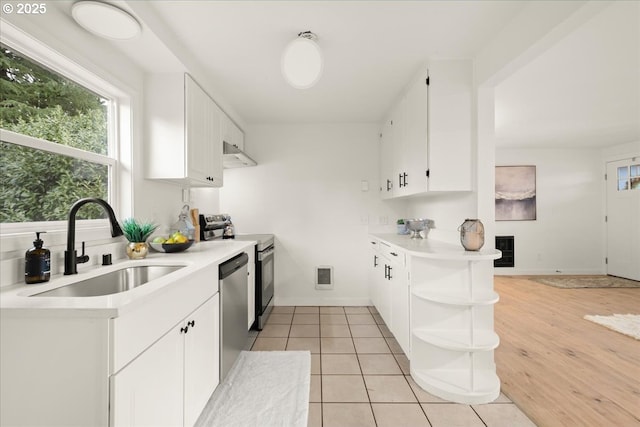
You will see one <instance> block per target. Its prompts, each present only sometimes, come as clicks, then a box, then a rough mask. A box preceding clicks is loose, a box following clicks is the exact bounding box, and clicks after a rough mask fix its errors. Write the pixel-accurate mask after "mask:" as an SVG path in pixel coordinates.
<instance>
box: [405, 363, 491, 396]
mask: <svg viewBox="0 0 640 427" xmlns="http://www.w3.org/2000/svg"><path fill="white" fill-rule="evenodd" d="M472 375H473V377H472ZM411 377H412V378H413V380H414V381H415V382H416V383H417V384H418V385H419V386H420V387H422V388H423V389H425V390H426V391H428V392H429V393H431V394H434V395H436V396H439V397H441V398H444V399H447V400H451V401H454V402H461V403H467V404H476V403H486V402H490V401H493V400H495V399H496V398H497V397H498V395H499V394H500V380H499V379H498V376H497V375H496V373H495V370H489V369H483V370H474V371H469V370H466V369H465V370H463V369H459V370H458V369H456V370H443V369H437V370H435V369H417V370H414V369H413V368H412V369H411Z"/></svg>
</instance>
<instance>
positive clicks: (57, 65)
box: [0, 19, 132, 252]
mask: <svg viewBox="0 0 640 427" xmlns="http://www.w3.org/2000/svg"><path fill="white" fill-rule="evenodd" d="M0 22H1V23H2V27H3V31H2V32H1V33H0V42H2V43H3V44H5V45H7V46H8V47H9V48H10V49H15V50H16V51H18V52H19V53H21V54H23V55H25V56H26V57H27V58H28V59H29V60H31V61H34V62H37V63H39V64H40V65H42V66H44V67H47V68H49V69H50V70H52V71H53V72H56V73H58V74H60V75H61V76H63V77H65V78H67V79H69V80H71V81H73V82H74V83H76V84H78V85H80V86H82V87H84V88H86V89H87V90H90V91H92V92H94V93H96V94H99V95H100V96H101V97H103V98H105V99H107V100H108V101H109V103H108V104H109V105H108V109H107V117H108V128H107V141H108V142H107V144H108V147H107V152H108V155H106V156H105V155H102V154H98V153H92V152H89V151H84V150H80V149H77V148H74V147H70V146H65V145H62V144H57V143H54V142H51V141H47V140H43V139H39V138H34V137H31V136H28V135H23V134H19V133H15V132H12V131H8V130H5V129H0V131H1V132H2V139H3V140H4V141H6V142H9V143H14V144H18V145H22V146H26V147H29V148H33V149H37V150H42V151H46V152H50V153H54V154H60V155H65V156H71V157H73V158H76V159H79V160H84V161H89V162H92V163H97V164H102V165H107V166H108V169H109V177H108V187H107V195H108V196H107V197H108V200H107V202H108V203H109V204H110V205H111V207H112V208H113V210H114V212H115V213H116V216H117V217H120V216H122V209H121V206H120V200H121V199H120V197H118V193H119V192H120V191H121V185H122V182H123V180H122V179H121V177H122V173H123V165H122V160H123V159H122V155H123V147H122V144H123V142H124V143H125V144H127V146H128V147H129V149H130V148H131V147H130V143H131V142H130V141H123V138H122V136H123V135H125V136H130V135H131V129H122V127H121V123H123V122H124V123H126V124H128V125H129V126H130V125H131V124H132V123H131V120H130V118H127V117H124V116H123V115H124V114H127V113H130V108H131V97H130V96H129V95H128V94H127V93H126V92H125V91H124V90H122V89H120V88H118V87H116V86H115V85H113V84H111V83H109V82H108V81H106V80H105V79H104V78H103V77H100V76H98V75H97V74H96V73H94V72H92V71H89V70H88V69H87V68H85V67H83V66H81V65H79V64H78V63H77V62H75V61H73V60H72V59H69V58H68V57H66V56H64V55H62V54H60V53H59V52H58V51H56V50H55V49H54V48H53V47H51V46H48V45H46V44H44V43H42V42H40V41H38V40H36V39H35V38H33V37H31V36H30V35H28V34H26V33H24V32H23V31H21V30H20V29H18V28H16V27H14V26H13V25H11V24H9V23H8V22H6V21H4V20H2V19H0ZM125 139H126V138H125ZM129 155H130V154H129ZM125 156H126V154H125ZM66 226H67V221H66V220H60V221H38V222H22V223H1V224H0V237H2V239H3V246H5V245H7V244H9V245H8V246H10V247H11V246H13V245H12V244H10V243H9V241H8V239H9V238H11V237H19V236H20V235H24V234H26V233H33V232H35V231H45V230H46V231H48V232H53V233H56V234H58V233H63V232H64V233H65V234H66ZM108 227H109V223H108V221H107V220H106V219H94V220H78V221H77V224H76V229H77V230H79V231H80V230H87V232H91V231H92V230H101V229H103V228H104V229H108ZM91 234H93V233H91ZM97 235H102V232H101V231H100V233H96V236H97ZM48 236H50V237H53V236H52V235H50V234H48ZM55 240H58V239H57V238H56V239H55ZM4 250H5V248H4V247H3V248H2V251H3V252H4Z"/></svg>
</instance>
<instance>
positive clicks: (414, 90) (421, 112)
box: [399, 75, 428, 196]
mask: <svg viewBox="0 0 640 427" xmlns="http://www.w3.org/2000/svg"><path fill="white" fill-rule="evenodd" d="M427 88H428V86H427V82H426V75H421V76H420V77H419V78H417V79H416V80H415V81H414V83H413V84H412V85H411V86H410V87H409V90H408V91H407V93H406V95H405V96H404V98H403V100H402V112H403V114H402V117H403V120H402V123H401V125H402V127H403V129H402V143H401V144H400V145H401V153H402V157H401V158H402V160H401V165H400V170H399V174H401V186H400V187H399V189H400V192H399V194H400V195H404V196H408V195H412V194H419V193H424V192H425V191H426V190H427V176H426V171H427V164H428V163H427V146H428V141H427V122H428V115H427Z"/></svg>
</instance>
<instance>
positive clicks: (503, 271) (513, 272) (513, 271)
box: [493, 267, 607, 276]
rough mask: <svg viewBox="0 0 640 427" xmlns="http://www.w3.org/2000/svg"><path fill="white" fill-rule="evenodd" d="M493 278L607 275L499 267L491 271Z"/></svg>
mask: <svg viewBox="0 0 640 427" xmlns="http://www.w3.org/2000/svg"><path fill="white" fill-rule="evenodd" d="M493 274H494V276H562V275H565V276H580V275H591V276H599V275H603V274H607V272H606V271H604V270H601V269H578V270H569V269H567V270H553V269H540V270H523V269H519V268H509V267H500V268H494V269H493Z"/></svg>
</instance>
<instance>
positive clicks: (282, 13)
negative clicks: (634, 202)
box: [65, 0, 640, 147]
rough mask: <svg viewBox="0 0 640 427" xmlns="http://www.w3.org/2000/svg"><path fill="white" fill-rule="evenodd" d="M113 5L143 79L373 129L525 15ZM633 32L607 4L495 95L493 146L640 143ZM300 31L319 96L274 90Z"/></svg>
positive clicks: (339, 6) (401, 5)
mask: <svg viewBox="0 0 640 427" xmlns="http://www.w3.org/2000/svg"><path fill="white" fill-rule="evenodd" d="M114 2H115V3H116V4H118V5H119V6H120V7H123V8H125V9H128V10H129V11H131V12H132V13H133V14H134V15H136V16H137V17H138V18H139V19H140V20H141V21H142V23H143V27H144V28H143V33H142V37H140V38H139V39H138V40H132V41H128V42H114V45H115V46H116V47H117V48H118V49H120V50H121V51H122V52H124V53H125V55H127V56H129V57H130V58H131V59H132V60H133V61H134V62H136V63H138V64H139V65H140V67H142V68H143V69H145V70H146V71H147V72H158V71H176V70H178V69H180V67H182V64H181V61H180V60H178V58H180V59H184V58H187V59H188V60H192V61H193V63H197V64H198V68H199V70H201V71H202V73H203V74H205V75H206V78H207V79H208V80H209V81H210V82H211V84H212V85H215V87H216V90H217V93H216V94H215V95H217V96H219V97H222V98H223V99H224V100H225V102H226V103H227V105H229V106H230V107H231V108H232V109H233V111H234V112H235V113H237V115H238V116H240V117H241V119H242V121H243V122H245V123H323V122H324V123H326V122H332V123H335V122H348V123H354V122H378V121H381V120H382V118H383V116H384V114H385V113H386V112H387V110H388V109H389V107H390V106H391V104H392V103H393V102H394V100H395V98H396V97H397V96H398V95H399V94H400V92H401V91H402V89H403V86H404V85H405V84H406V83H407V82H408V81H409V79H410V78H411V76H412V75H413V74H414V73H415V72H416V71H418V70H419V69H420V66H421V64H422V63H423V62H424V61H425V60H426V59H427V58H434V59H435V58H473V57H474V56H476V55H477V54H478V52H479V51H480V50H481V49H482V48H483V47H484V46H485V45H487V44H488V43H489V42H490V41H491V40H492V39H493V38H495V37H496V36H497V34H498V33H499V32H500V31H501V30H502V29H503V28H504V27H505V26H506V25H507V24H508V23H509V22H510V21H511V20H512V19H514V17H516V16H517V15H518V14H519V13H521V12H522V11H523V8H524V7H525V6H526V3H527V2H525V1H515V0H513V1H505V0H498V1H217V0H197V1H188V0H179V1H175V0H163V1H153V2H151V1H146V2H138V1H123V0H114ZM65 3H67V7H70V3H71V2H70V1H68V2H65ZM561 3H564V2H558V4H561ZM549 4H551V3H547V5H549ZM639 19H640V2H636V1H625V2H611V5H610V6H609V5H607V7H605V8H603V10H602V12H600V13H599V14H597V15H596V16H595V17H592V18H591V19H589V20H588V21H587V22H585V23H584V24H582V25H581V26H579V27H578V28H577V29H576V30H575V31H574V32H572V33H571V34H569V35H568V36H566V37H564V38H562V39H561V40H560V41H558V42H557V43H556V44H555V45H553V46H551V47H550V48H549V49H548V50H546V51H545V52H543V53H542V54H541V55H539V56H538V57H537V58H535V59H534V60H533V61H532V62H530V63H529V64H528V65H526V66H524V67H523V68H521V69H519V70H518V71H516V72H515V73H514V74H512V75H510V76H509V77H507V78H506V79H505V80H503V81H502V82H500V83H499V84H498V85H497V86H496V91H495V99H496V137H497V145H498V146H499V147H509V146H517V147H540V146H543V147H552V146H553V147H557V146H562V147H579V146H588V147H596V146H599V147H601V146H606V145H614V144H620V143H625V142H630V141H640V32H639V31H640V30H639V27H640V24H639ZM306 30H310V31H313V32H314V33H316V34H317V35H318V43H319V45H320V47H321V49H322V51H323V55H324V59H325V67H324V73H323V76H322V78H321V80H320V81H319V83H318V84H317V85H316V86H314V87H313V88H311V89H307V90H298V89H294V88H291V87H289V86H288V85H287V84H286V83H285V81H284V79H283V77H282V76H281V74H280V58H281V54H282V51H283V49H284V47H285V45H286V44H287V43H288V42H289V41H290V40H292V39H293V38H295V37H296V35H297V33H299V32H301V31H306ZM160 40H162V41H164V44H163V43H161V42H160ZM166 44H171V45H172V46H171V47H172V49H173V50H174V52H173V53H171V52H170V51H169V50H168V49H167V47H166ZM176 50H177V52H176ZM182 62H184V60H183V61H182Z"/></svg>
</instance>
